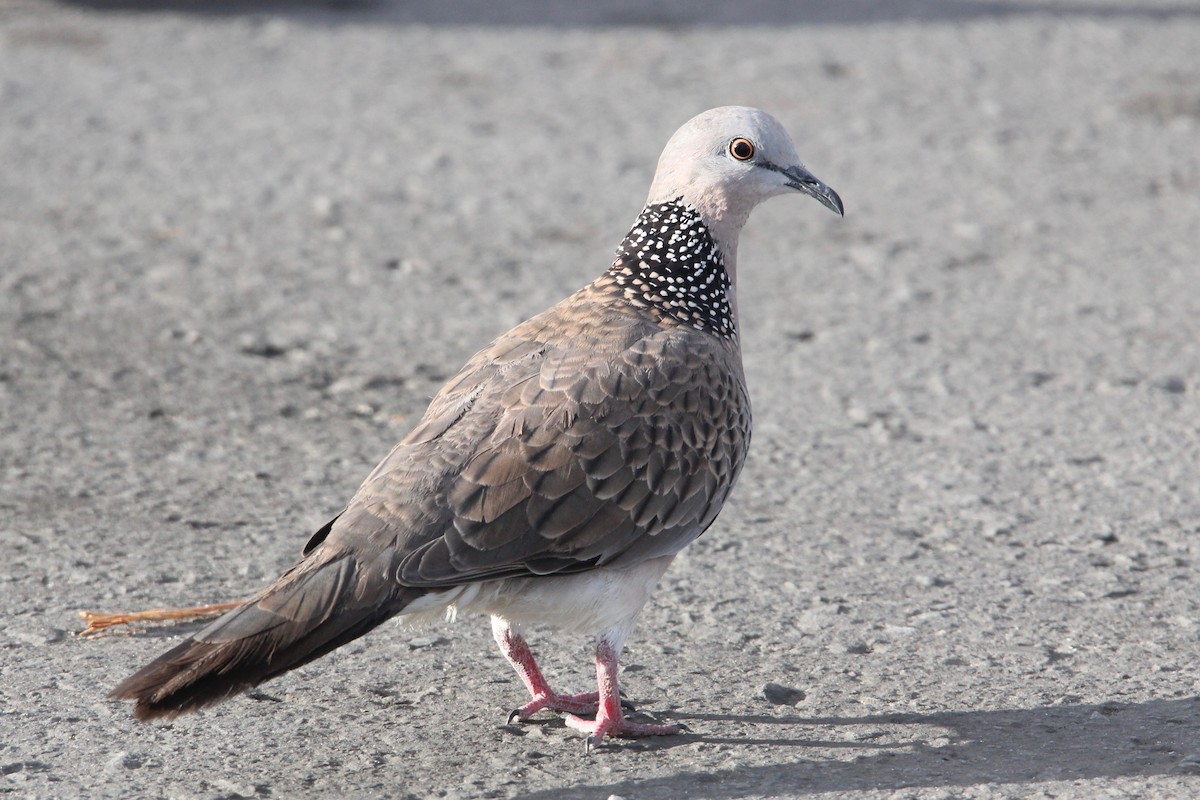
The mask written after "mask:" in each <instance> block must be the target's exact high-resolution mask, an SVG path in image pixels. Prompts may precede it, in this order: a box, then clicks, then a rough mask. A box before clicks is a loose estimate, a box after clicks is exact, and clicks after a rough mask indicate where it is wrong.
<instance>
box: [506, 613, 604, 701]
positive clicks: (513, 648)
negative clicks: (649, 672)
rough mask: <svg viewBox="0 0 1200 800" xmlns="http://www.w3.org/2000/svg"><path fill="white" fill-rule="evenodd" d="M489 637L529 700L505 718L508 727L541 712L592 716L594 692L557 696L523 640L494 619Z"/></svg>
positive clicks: (596, 696) (594, 699)
mask: <svg viewBox="0 0 1200 800" xmlns="http://www.w3.org/2000/svg"><path fill="white" fill-rule="evenodd" d="M492 635H493V636H494V637H495V638H496V644H498V645H500V652H502V653H503V654H504V657H505V658H506V659H508V663H509V664H512V668H513V670H514V671H516V673H517V676H518V677H520V679H521V682H522V683H524V684H525V688H526V689H528V690H529V696H530V697H531V698H532V699H531V700H530V701H529V702H528V703H526V704H525V705H523V706H521V707H520V708H514V709H513V710H512V713H511V714H509V715H508V722H509V724H512V722H513V720H520V721H521V722H524V721H525V720H527V719H529V718H530V717H532V716H533V715H534V714H536V713H537V712H539V711H541V710H542V709H543V708H548V709H550V710H551V711H563V712H566V713H569V714H595V713H596V701H597V698H598V694H597V693H596V692H583V693H581V694H558V693H557V692H555V691H554V690H552V689H551V688H550V685H549V684H548V683H546V679H545V678H544V677H542V671H541V670H540V669H538V665H537V661H535V660H534V657H533V651H532V650H530V649H529V644H528V643H527V642H526V641H525V639H524V637H522V636H521V634H519V633H517V632H516V631H514V630H513V629H512V628H510V627H509V626H508V624H507V623H505V622H504V621H503V620H501V619H499V618H497V617H493V618H492Z"/></svg>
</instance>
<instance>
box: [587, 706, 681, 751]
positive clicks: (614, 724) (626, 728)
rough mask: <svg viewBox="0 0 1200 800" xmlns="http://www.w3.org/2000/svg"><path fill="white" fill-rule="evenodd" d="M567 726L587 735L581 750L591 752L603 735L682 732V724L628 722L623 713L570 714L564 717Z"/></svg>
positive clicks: (621, 735) (626, 736) (643, 734)
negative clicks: (585, 717)
mask: <svg viewBox="0 0 1200 800" xmlns="http://www.w3.org/2000/svg"><path fill="white" fill-rule="evenodd" d="M566 723H567V726H568V727H571V728H574V729H575V730H577V731H583V732H584V733H586V734H587V735H588V736H587V738H586V739H585V740H584V742H583V752H584V753H585V754H587V753H591V752H592V748H593V747H599V746H600V745H601V743H603V742H604V737H605V736H620V737H624V738H637V737H640V736H673V735H675V734H677V733H682V732H683V731H684V730H685V728H684V726H683V725H667V724H663V723H648V722H630V721H629V720H627V719H625V716H624V715H623V714H618V715H617V716H616V717H607V716H605V715H604V714H600V715H599V716H597V717H596V719H580V718H579V717H577V716H575V715H573V714H571V715H568V716H567V717H566Z"/></svg>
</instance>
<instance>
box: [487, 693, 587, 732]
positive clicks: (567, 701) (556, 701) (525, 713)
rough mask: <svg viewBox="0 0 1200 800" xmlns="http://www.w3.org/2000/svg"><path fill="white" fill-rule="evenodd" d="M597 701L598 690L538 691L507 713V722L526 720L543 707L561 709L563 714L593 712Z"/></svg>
mask: <svg viewBox="0 0 1200 800" xmlns="http://www.w3.org/2000/svg"><path fill="white" fill-rule="evenodd" d="M598 702H599V693H598V692H580V693H579V694H558V693H557V692H539V693H538V694H536V695H534V697H533V699H532V700H530V701H529V702H528V703H526V704H525V705H523V706H521V707H520V708H514V709H513V710H512V711H511V712H510V713H509V715H508V723H507V724H509V725H511V724H513V722H514V721H517V722H526V721H527V720H528V719H529V718H530V717H532V716H533V715H534V714H536V713H538V712H539V711H541V710H542V709H544V708H548V709H550V710H551V711H561V712H563V713H565V714H595V713H596V704H597V703H598Z"/></svg>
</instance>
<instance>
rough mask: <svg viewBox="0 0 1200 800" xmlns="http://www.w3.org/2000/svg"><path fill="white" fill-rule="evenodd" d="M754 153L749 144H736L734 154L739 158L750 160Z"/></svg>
mask: <svg viewBox="0 0 1200 800" xmlns="http://www.w3.org/2000/svg"><path fill="white" fill-rule="evenodd" d="M753 152H754V150H753V149H752V148H751V147H750V143H749V142H735V143H734V145H733V154H734V155H735V156H737V157H738V158H749V157H750V154H751V153H753Z"/></svg>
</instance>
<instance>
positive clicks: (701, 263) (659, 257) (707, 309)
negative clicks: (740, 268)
mask: <svg viewBox="0 0 1200 800" xmlns="http://www.w3.org/2000/svg"><path fill="white" fill-rule="evenodd" d="M609 274H610V275H612V276H613V279H614V280H615V281H616V283H617V285H618V286H621V287H622V288H624V289H625V296H626V298H628V299H629V301H630V302H632V303H634V304H635V305H639V306H643V307H653V308H656V309H658V310H659V311H661V312H662V313H664V314H667V315H668V316H670V317H673V318H674V319H677V320H679V321H680V322H682V323H684V324H685V325H690V326H692V327H693V328H696V329H697V330H702V331H709V332H710V333H715V334H717V335H718V336H724V337H726V338H730V339H732V338H734V337H735V336H737V326H736V325H734V321H733V308H732V307H731V306H730V304H729V289H730V286H731V284H730V281H729V273H728V272H726V271H725V259H724V258H722V256H721V251H720V250H718V249H717V244H716V242H714V241H713V238H712V235H711V234H709V232H708V227H707V226H705V224H704V220H702V219H701V218H700V214H699V212H697V211H696V209H694V208H692V207H691V206H689V205H685V204H684V202H683V200H682V199H680V200H675V201H672V202H670V203H660V204H658V205H652V206H646V208H645V209H643V210H642V214H641V216H639V217H638V219H637V222H635V223H634V224H633V228H632V229H631V230H630V231H629V234H628V235H627V236H626V237H625V241H623V242H621V246H620V247H618V248H617V260H616V261H614V262H613V265H612V267H611V268H610V269H609Z"/></svg>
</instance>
